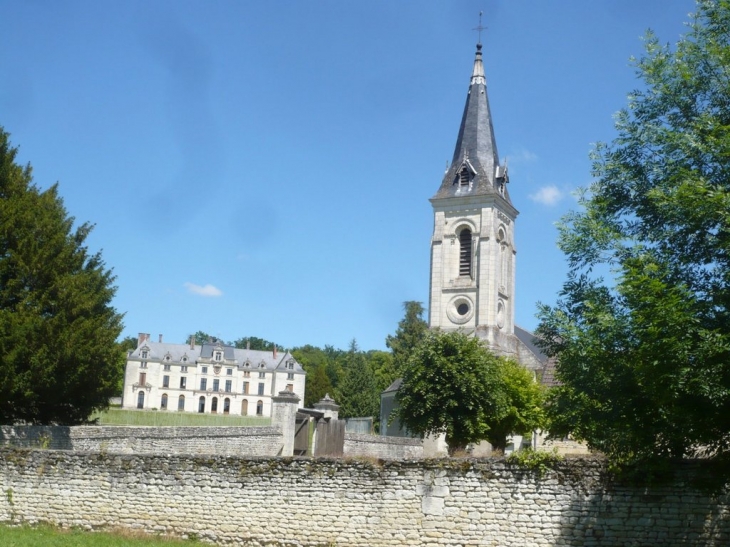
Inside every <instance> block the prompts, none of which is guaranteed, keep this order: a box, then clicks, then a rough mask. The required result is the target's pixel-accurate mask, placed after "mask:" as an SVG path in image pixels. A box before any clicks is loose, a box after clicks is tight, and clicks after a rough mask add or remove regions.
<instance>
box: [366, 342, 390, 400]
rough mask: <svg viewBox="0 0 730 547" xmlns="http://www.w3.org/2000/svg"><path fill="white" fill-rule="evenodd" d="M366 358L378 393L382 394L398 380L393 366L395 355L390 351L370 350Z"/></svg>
mask: <svg viewBox="0 0 730 547" xmlns="http://www.w3.org/2000/svg"><path fill="white" fill-rule="evenodd" d="M365 357H366V359H367V360H368V362H369V363H370V368H371V369H372V371H373V375H374V377H375V386H376V388H377V390H378V393H382V392H383V391H385V390H386V389H387V388H388V387H389V386H390V384H392V383H393V382H394V381H395V380H396V379H397V378H398V375H396V374H395V369H394V365H393V354H392V353H390V352H388V351H379V350H370V351H368V352H367V353H366V355H365Z"/></svg>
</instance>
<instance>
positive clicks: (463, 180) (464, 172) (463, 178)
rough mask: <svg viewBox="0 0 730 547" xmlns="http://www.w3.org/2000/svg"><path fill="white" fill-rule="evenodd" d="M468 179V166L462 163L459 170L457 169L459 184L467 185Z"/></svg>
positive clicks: (469, 177)
mask: <svg viewBox="0 0 730 547" xmlns="http://www.w3.org/2000/svg"><path fill="white" fill-rule="evenodd" d="M470 179H471V173H470V172H469V168H468V167H467V166H466V165H462V166H461V171H459V186H469V181H470Z"/></svg>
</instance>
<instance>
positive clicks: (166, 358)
mask: <svg viewBox="0 0 730 547" xmlns="http://www.w3.org/2000/svg"><path fill="white" fill-rule="evenodd" d="M171 359H172V357H170V354H169V353H168V354H167V355H165V361H169V360H171Z"/></svg>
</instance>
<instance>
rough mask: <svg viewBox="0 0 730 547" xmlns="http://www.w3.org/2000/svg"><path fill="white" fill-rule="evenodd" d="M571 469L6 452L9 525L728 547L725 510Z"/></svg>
mask: <svg viewBox="0 0 730 547" xmlns="http://www.w3.org/2000/svg"><path fill="white" fill-rule="evenodd" d="M603 471H604V469H603V464H602V463H601V462H599V461H595V460H575V461H571V460H568V461H566V462H564V463H562V464H559V465H558V467H557V468H556V470H552V471H549V472H548V473H547V474H546V475H545V476H544V477H542V478H541V477H539V476H538V475H537V474H535V473H534V472H532V471H529V470H525V469H522V468H518V467H514V466H513V465H511V464H509V463H507V462H506V461H504V460H413V461H382V462H372V461H370V460H368V461H364V460H363V461H360V460H348V459H343V460H324V459H314V460H313V459H291V458H289V459H245V458H237V457H222V456H215V457H191V456H155V455H123V454H116V455H114V454H83V453H77V452H68V451H53V450H18V449H8V448H4V449H0V489H1V490H2V495H1V496H0V521H3V522H13V523H20V522H39V521H46V522H51V523H55V524H60V525H63V526H82V527H90V528H101V527H109V526H123V527H128V528H133V529H139V530H146V531H149V532H165V533H170V534H175V535H182V536H185V535H187V536H192V535H195V536H198V537H201V538H206V539H209V540H212V541H215V542H218V543H221V544H223V543H226V544H235V545H250V546H263V545H268V546H273V545H281V546H283V545H287V546H312V547H313V546H320V547H321V546H325V545H326V546H332V547H334V546H348V547H351V546H370V547H380V546H383V547H385V546H388V547H392V546H394V545H395V546H399V545H400V546H409V547H410V546H426V545H429V546H431V545H434V546H435V545H445V546H457V545H458V546H477V545H478V546H500V547H505V546H507V547H509V546H520V547H523V546H532V545H535V546H538V545H539V546H543V545H545V546H547V545H551V546H552V545H555V546H576V547H577V546H581V547H584V546H672V547H674V546H683V545H688V546H689V545H693V546H712V547H715V546H718V547H719V546H720V545H728V544H730V515H729V513H728V501H729V500H728V496H727V495H722V496H719V497H710V496H707V495H704V494H702V493H700V492H697V491H694V490H692V489H690V488H688V487H686V486H682V482H681V480H682V479H681V477H680V478H679V479H678V480H679V482H677V484H676V485H675V486H671V487H662V488H656V489H636V488H630V487H622V486H619V485H612V484H609V483H606V482H605V480H604V478H603Z"/></svg>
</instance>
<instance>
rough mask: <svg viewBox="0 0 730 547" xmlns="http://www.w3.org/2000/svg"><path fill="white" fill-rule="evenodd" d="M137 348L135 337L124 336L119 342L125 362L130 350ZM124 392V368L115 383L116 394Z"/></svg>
mask: <svg viewBox="0 0 730 547" xmlns="http://www.w3.org/2000/svg"><path fill="white" fill-rule="evenodd" d="M135 349H137V337H136V336H126V337H124V338H123V339H122V341H121V342H119V351H120V352H121V354H122V357H123V362H124V363H126V361H127V355H128V354H129V352H130V351H134V350H135ZM123 392H124V370H122V374H120V375H119V383H118V384H117V395H121V394H122V393H123Z"/></svg>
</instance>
